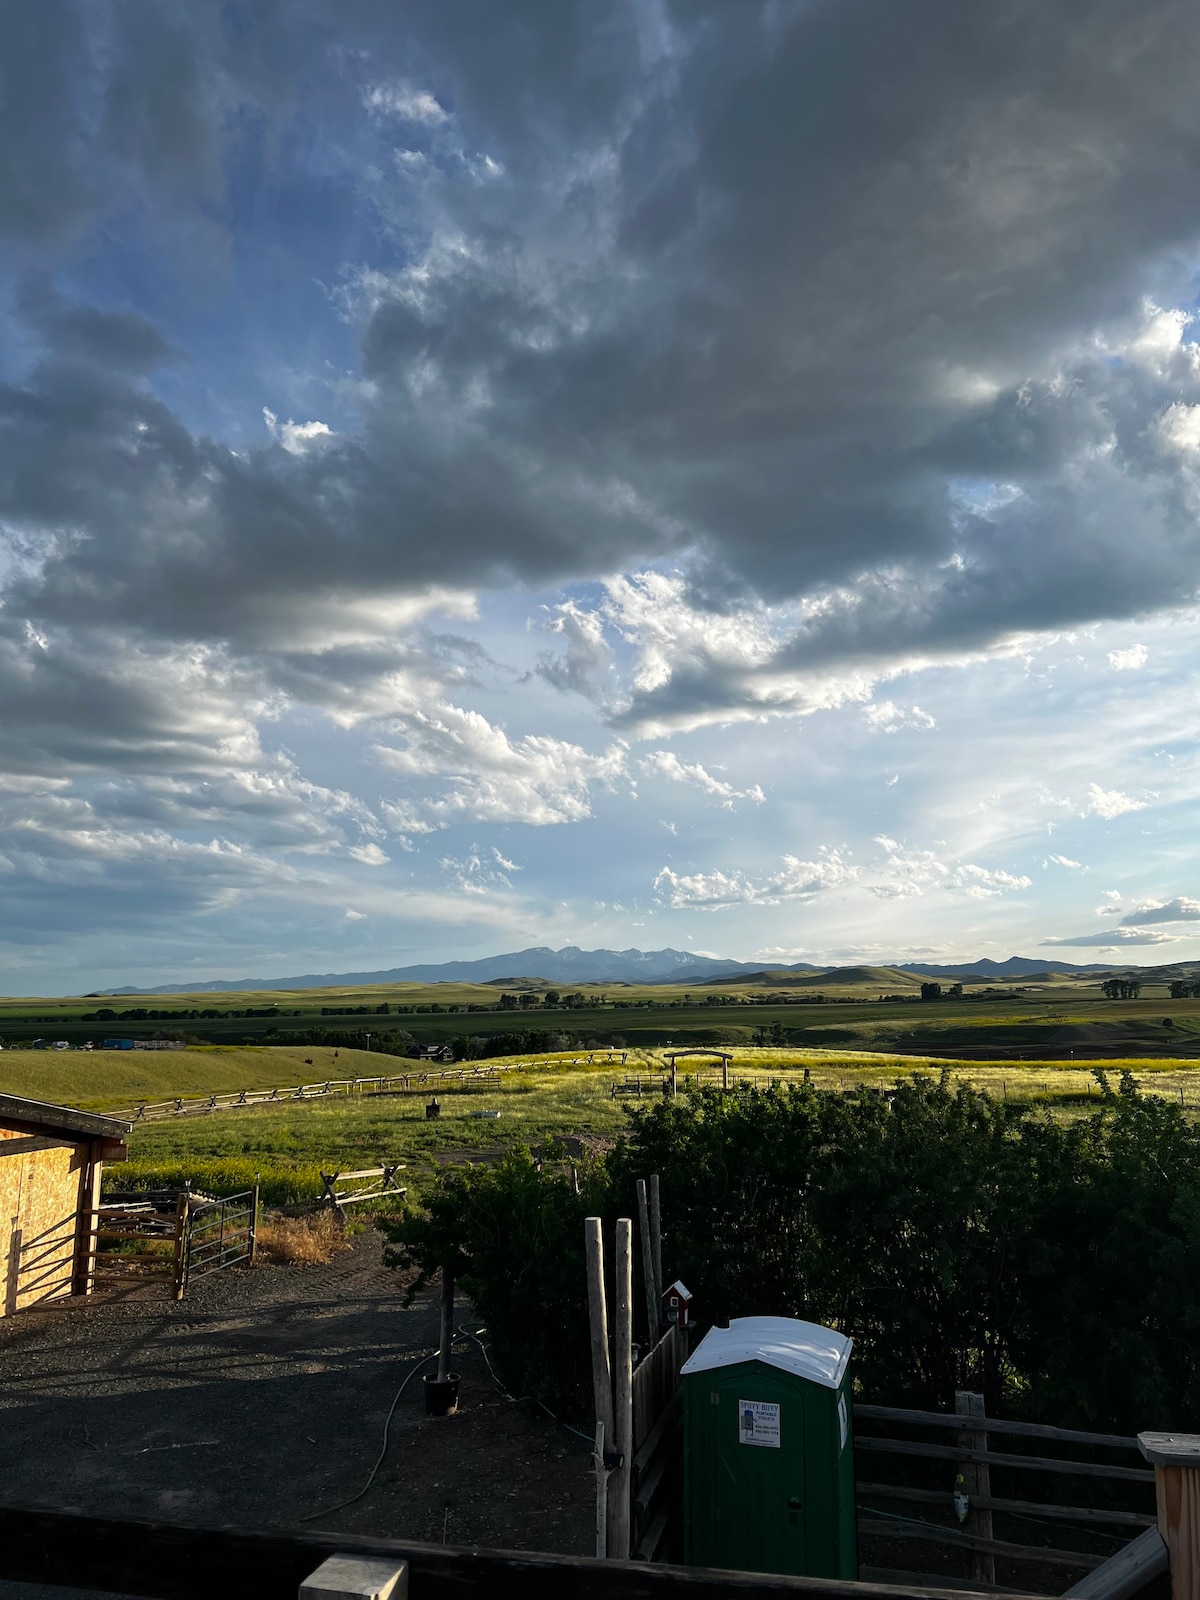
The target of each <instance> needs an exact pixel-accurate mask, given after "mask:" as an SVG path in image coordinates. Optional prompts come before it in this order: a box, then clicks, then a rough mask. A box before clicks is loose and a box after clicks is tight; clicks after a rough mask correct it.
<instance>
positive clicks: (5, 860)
mask: <svg viewBox="0 0 1200 1600" xmlns="http://www.w3.org/2000/svg"><path fill="white" fill-rule="evenodd" d="M4 35H5V40H6V45H5V50H4V52H3V53H2V54H0V988H3V989H4V990H5V991H6V992H10V993H44V994H52V993H75V992H84V991H86V990H88V989H93V988H99V987H102V986H105V985H110V984H116V983H121V982H130V983H142V984H150V983H164V982H169V981H173V980H174V979H176V978H178V979H180V980H181V981H192V982H194V981H197V980H199V979H203V978H207V977H222V978H230V977H232V978H237V977H242V976H261V977H272V976H279V975H287V974H292V973H299V972H337V971H348V970H364V969H377V968H387V967H392V966H398V965H406V964H409V963H415V962H428V961H437V960H448V959H456V958H471V957H475V956H482V955H486V954H491V953H495V952H499V951H503V950H509V949H519V948H523V947H525V946H528V945H552V946H555V947H558V946H561V945H564V944H578V945H581V946H584V947H586V948H591V947H594V946H607V947H615V948H619V949H621V948H627V947H634V946H636V947H639V948H642V949H657V948H660V947H663V946H667V945H669V946H673V947H675V948H680V949H692V950H696V951H703V952H707V953H710V954H715V955H720V956H729V957H737V958H740V959H745V960H757V959H759V958H761V959H763V960H764V961H767V960H777V961H785V960H788V961H802V960H808V961H818V962H836V963H843V962H860V961H872V962H882V961H887V960H899V959H915V960H926V961H942V960H944V961H953V960H960V959H966V958H971V957H980V956H989V955H990V956H993V957H998V958H1003V957H1005V956H1007V955H1011V954H1023V955H1033V956H1039V955H1045V956H1046V958H1047V960H1048V961H1052V960H1053V959H1054V958H1055V954H1056V952H1058V959H1060V960H1063V961H1108V960H1110V959H1111V960H1120V961H1122V962H1139V963H1150V962H1159V961H1163V960H1184V959H1196V958H1200V836H1198V835H1197V830H1196V828H1195V826H1194V819H1195V816H1196V802H1197V797H1198V795H1200V755H1198V748H1197V682H1198V669H1200V634H1198V630H1197V620H1198V617H1200V595H1198V589H1200V529H1198V526H1197V513H1198V511H1200V287H1198V282H1197V274H1198V271H1200V98H1198V97H1197V96H1196V93H1195V82H1196V75H1197V69H1198V68H1200V8H1197V7H1195V6H1191V5H1187V4H1185V3H1184V0H1087V3H1086V4H1084V3H1083V0H1062V3H1060V4H1057V5H1054V6H1047V5H1045V4H1044V3H1043V0H991V3H990V4H988V5H986V6H975V5H963V4H962V0H914V3H913V4H910V5H905V6H897V5H895V4H894V0H837V3H834V0H738V3H737V4H736V5H730V4H729V3H728V0H686V3H683V0H680V3H678V4H676V3H672V0H611V3H609V4H606V5H603V6H597V5H595V4H594V3H592V0H588V3H583V0H506V3H505V4H504V5H495V4H493V3H485V0H407V3H406V4H405V5H403V6H397V5H395V4H392V3H385V0H288V4H286V5H284V4H281V3H279V0H254V3H243V0H228V3H221V4H218V3H214V0H186V3H184V0H156V3H155V4H154V5H149V4H142V3H140V0H87V3H86V4H82V3H75V0H41V3H40V4H39V5H37V6H36V7H31V6H27V5H20V4H18V5H15V6H14V7H13V8H12V12H11V15H10V16H9V17H8V18H7V20H6V23H5V28H4Z"/></svg>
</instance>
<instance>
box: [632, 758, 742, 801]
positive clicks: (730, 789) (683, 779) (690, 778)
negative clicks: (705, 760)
mask: <svg viewBox="0 0 1200 1600" xmlns="http://www.w3.org/2000/svg"><path fill="white" fill-rule="evenodd" d="M638 765H639V766H640V767H641V769H642V771H643V772H649V773H657V774H658V776H659V777H663V778H669V779H670V780H671V782H672V783H685V784H689V785H690V786H691V787H692V788H695V789H702V790H703V791H704V793H705V794H710V795H712V796H713V798H714V799H716V800H720V802H721V804H722V805H723V806H724V807H725V809H726V810H728V811H732V810H733V802H734V801H735V800H752V801H753V802H754V803H755V805H762V804H763V802H764V801H765V800H766V798H767V797H766V795H765V794H763V792H762V789H761V787H760V786H759V785H758V784H757V783H754V784H751V786H750V787H749V788H748V789H736V788H734V786H733V784H731V783H726V782H725V781H724V779H722V778H714V777H713V775H712V773H711V772H709V771H708V770H707V768H705V767H702V766H701V765H700V763H699V762H698V761H694V762H685V761H681V760H680V759H679V757H678V756H677V755H676V754H675V752H674V751H673V750H654V751H651V753H650V754H649V755H648V756H644V757H643V758H642V760H641V761H640V762H639V763H638Z"/></svg>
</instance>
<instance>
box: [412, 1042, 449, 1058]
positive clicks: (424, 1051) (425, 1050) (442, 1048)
mask: <svg viewBox="0 0 1200 1600" xmlns="http://www.w3.org/2000/svg"><path fill="white" fill-rule="evenodd" d="M417 1060H418V1061H453V1060H454V1047H453V1045H448V1044H423V1045H422V1046H421V1048H420V1049H419V1050H418V1051H417Z"/></svg>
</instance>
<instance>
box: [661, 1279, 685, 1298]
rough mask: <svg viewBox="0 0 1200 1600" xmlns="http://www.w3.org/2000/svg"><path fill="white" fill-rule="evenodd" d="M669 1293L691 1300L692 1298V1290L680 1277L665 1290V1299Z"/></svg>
mask: <svg viewBox="0 0 1200 1600" xmlns="http://www.w3.org/2000/svg"><path fill="white" fill-rule="evenodd" d="M669 1294H677V1295H678V1296H679V1298H680V1299H681V1300H690V1299H691V1298H692V1291H691V1290H690V1289H689V1288H688V1286H687V1285H686V1284H685V1283H680V1281H679V1279H678V1278H676V1279H675V1282H674V1283H673V1284H671V1286H670V1288H667V1289H664V1290H663V1299H664V1300H665V1299H666V1297H667V1296H668V1295H669Z"/></svg>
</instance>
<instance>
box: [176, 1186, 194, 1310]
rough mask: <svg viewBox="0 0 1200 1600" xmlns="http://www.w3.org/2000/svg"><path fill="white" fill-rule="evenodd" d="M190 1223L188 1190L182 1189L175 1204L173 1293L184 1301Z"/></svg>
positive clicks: (177, 1298)
mask: <svg viewBox="0 0 1200 1600" xmlns="http://www.w3.org/2000/svg"><path fill="white" fill-rule="evenodd" d="M190 1223H191V1212H190V1211H189V1210H188V1195H187V1190H186V1189H181V1190H180V1193H179V1198H178V1200H176V1202H175V1259H174V1288H173V1290H172V1293H173V1294H174V1296H175V1299H176V1300H182V1299H183V1297H184V1295H185V1294H186V1293H187V1280H188V1228H189V1225H190Z"/></svg>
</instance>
